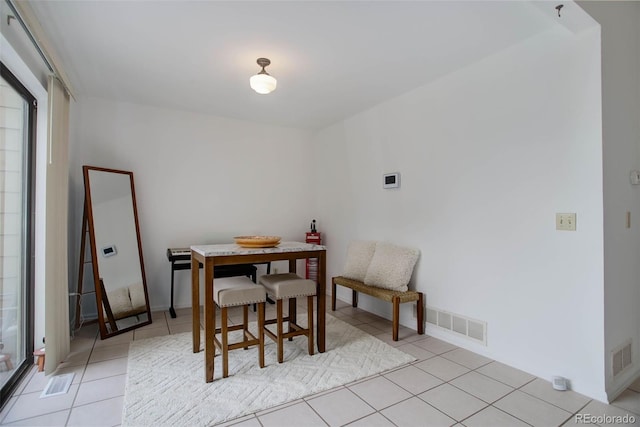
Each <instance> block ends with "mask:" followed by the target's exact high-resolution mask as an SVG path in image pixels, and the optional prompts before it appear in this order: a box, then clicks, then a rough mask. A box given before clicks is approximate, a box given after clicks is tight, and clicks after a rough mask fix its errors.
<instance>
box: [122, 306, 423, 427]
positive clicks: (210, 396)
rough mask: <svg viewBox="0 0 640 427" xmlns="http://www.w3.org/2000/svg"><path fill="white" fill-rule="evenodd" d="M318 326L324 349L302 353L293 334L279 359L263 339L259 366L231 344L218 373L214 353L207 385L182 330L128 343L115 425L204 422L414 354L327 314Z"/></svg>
mask: <svg viewBox="0 0 640 427" xmlns="http://www.w3.org/2000/svg"><path fill="white" fill-rule="evenodd" d="M326 325H327V327H326V346H327V351H326V352H325V353H316V354H315V355H313V356H309V354H308V353H307V340H306V338H305V337H296V338H294V340H293V341H292V342H289V341H285V346H284V350H285V354H284V356H285V360H284V362H283V363H281V364H279V363H278V362H277V358H276V345H275V343H274V342H273V341H272V340H271V339H269V338H268V337H266V339H265V343H266V344H267V345H265V363H266V366H265V367H264V368H263V369H260V368H259V366H258V352H257V348H256V347H252V348H250V349H249V350H234V351H231V352H230V353H229V377H227V378H224V379H223V378H222V377H221V376H222V358H221V357H220V356H219V355H216V357H215V370H214V372H215V374H214V381H213V382H211V383H206V382H205V380H204V352H200V353H195V354H194V353H193V352H192V339H191V333H190V332H187V333H181V334H176V335H167V336H163V337H157V338H148V339H144V340H140V341H133V342H132V343H131V345H130V349H129V366H128V368H127V384H126V388H125V397H124V405H123V416H122V425H123V426H160V425H162V426H165V425H167V426H168V425H171V426H211V425H213V424H217V423H221V422H224V421H227V420H231V419H234V418H237V417H241V416H243V415H247V414H251V413H253V412H257V411H261V410H264V409H268V408H270V407H273V406H277V405H280V404H283V403H286V402H290V401H293V400H296V399H300V398H302V397H305V396H309V395H312V394H315V393H318V392H321V391H324V390H329V389H331V388H334V387H337V386H340V385H344V384H347V383H350V382H353V381H356V380H358V379H361V378H365V377H367V376H371V375H374V374H377V373H380V372H384V371H387V370H389V369H393V368H396V367H398V366H401V365H404V364H407V363H409V362H412V361H414V360H415V358H414V357H413V356H411V355H408V354H406V353H403V352H401V351H399V350H397V349H395V348H393V347H391V346H390V345H388V344H386V343H384V342H382V341H380V340H379V339H377V338H374V337H373V336H371V335H369V334H367V333H366V332H363V331H361V330H360V329H358V328H355V327H353V326H351V325H349V324H347V323H345V322H343V321H341V320H339V319H336V318H335V317H333V316H330V315H327V321H326ZM252 329H253V330H255V322H254V324H252ZM239 333H240V332H234V334H239ZM231 339H233V340H237V338H236V337H232V338H231Z"/></svg>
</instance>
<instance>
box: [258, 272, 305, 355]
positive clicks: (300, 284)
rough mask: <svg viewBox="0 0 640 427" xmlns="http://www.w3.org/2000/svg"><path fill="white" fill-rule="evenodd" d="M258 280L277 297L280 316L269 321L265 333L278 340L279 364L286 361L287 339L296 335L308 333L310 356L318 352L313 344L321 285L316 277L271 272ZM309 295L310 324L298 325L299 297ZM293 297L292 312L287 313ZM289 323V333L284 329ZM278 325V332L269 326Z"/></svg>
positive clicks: (278, 314)
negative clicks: (316, 299)
mask: <svg viewBox="0 0 640 427" xmlns="http://www.w3.org/2000/svg"><path fill="white" fill-rule="evenodd" d="M258 282H259V283H260V284H261V285H263V286H264V287H265V289H266V290H267V294H268V295H269V296H270V297H271V298H273V299H275V300H276V316H277V317H276V318H275V319H270V320H266V321H265V328H264V332H265V334H267V335H268V336H269V338H271V339H272V340H274V341H275V342H277V343H278V363H282V362H283V361H284V342H283V340H284V338H287V339H289V341H291V340H292V339H293V337H295V336H298V335H305V336H306V337H307V341H308V350H309V355H313V353H314V343H313V297H314V296H315V295H316V290H317V284H316V282H314V281H313V280H307V279H303V278H301V277H300V276H298V275H297V274H295V273H283V274H267V275H264V276H260V278H259V279H258ZM298 297H307V327H306V328H303V327H301V326H300V325H298V324H297V323H296V322H297V319H296V298H298ZM286 299H288V300H289V313H288V316H287V317H284V316H283V308H282V307H283V301H284V300H286ZM285 321H286V322H287V324H288V332H284V330H283V327H284V322H285ZM273 323H275V324H276V327H277V329H276V330H277V333H275V334H274V333H273V332H271V331H270V330H269V329H267V327H266V325H270V324H273Z"/></svg>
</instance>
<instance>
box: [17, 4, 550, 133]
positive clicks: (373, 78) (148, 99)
mask: <svg viewBox="0 0 640 427" xmlns="http://www.w3.org/2000/svg"><path fill="white" fill-rule="evenodd" d="M29 3H30V4H31V6H32V8H33V10H34V12H35V13H36V16H37V17H38V19H39V21H40V23H41V25H42V27H43V29H44V31H45V32H46V34H47V35H48V37H49V38H50V41H51V42H52V44H53V45H54V46H55V49H56V50H57V53H58V55H59V57H60V59H61V61H62V64H63V67H64V68H65V70H66V72H67V74H68V76H69V78H70V80H71V84H72V85H73V87H74V89H75V91H76V96H79V97H83V96H93V97H100V98H106V99H113V100H117V101H124V102H131V103H137V104H145V105H151V106H158V107H166V108H173V109H181V110H189V111H195V112H201V113H206V114H214V115H218V116H223V117H230V118H237V119H244V120H251V121H256V122H263V123H270V124H275V125H282V126H291V127H300V128H308V129H318V128H321V127H324V126H327V125H329V124H331V123H334V122H336V121H338V120H340V119H343V118H346V117H349V116H351V115H353V114H355V113H357V112H360V111H363V110H366V109H367V108H369V107H371V106H373V105H375V104H378V103H380V102H381V101H384V100H386V99H389V98H392V97H395V96H397V95H400V94H402V93H404V92H407V91H409V90H411V89H414V88H416V87H419V86H422V85H425V84H427V83H429V82H431V81H433V80H435V79H437V78H439V77H441V76H443V75H445V74H447V73H450V72H452V71H454V70H456V69H459V68H461V67H464V66H465V65H468V64H470V63H472V62H475V61H477V60H479V59H482V58H483V57H486V56H487V55H491V54H492V53H495V52H497V51H500V50H502V49H504V48H506V47H508V46H511V45H513V44H515V43H518V42H520V41H522V40H524V39H525V38H528V37H531V36H532V35H534V34H537V33H539V32H541V31H544V30H545V29H548V28H549V27H551V26H553V25H554V19H552V18H551V16H553V14H549V13H545V11H544V7H543V8H542V9H541V8H540V5H537V6H536V5H533V4H532V3H530V2H527V1H497V2H489V1H406V2H405V1H257V2H248V1H238V0H236V1H229V2H224V1H33V0H32V1H30V2H29ZM547 5H548V8H550V9H553V7H554V6H555V3H547ZM262 56H264V57H267V58H270V59H271V62H272V64H271V66H270V67H268V68H267V71H268V72H269V73H270V74H272V75H273V76H274V77H276V78H277V79H278V88H277V90H276V91H275V92H273V93H271V94H269V95H258V94H256V93H255V92H253V91H252V90H251V89H250V88H249V77H250V76H251V75H252V74H255V73H256V72H257V71H258V70H259V67H258V65H257V64H256V62H255V61H256V59H257V58H258V57H262Z"/></svg>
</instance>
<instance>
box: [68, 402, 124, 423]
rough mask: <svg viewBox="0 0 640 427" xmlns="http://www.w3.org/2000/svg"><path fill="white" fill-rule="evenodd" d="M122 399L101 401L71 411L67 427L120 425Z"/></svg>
mask: <svg viewBox="0 0 640 427" xmlns="http://www.w3.org/2000/svg"><path fill="white" fill-rule="evenodd" d="M123 401H124V397H123V396H120V397H114V398H112V399H107V400H101V401H99V402H94V403H90V404H88V405H82V406H76V407H74V408H72V409H71V414H70V415H69V421H68V423H67V426H69V427H75V426H82V427H85V426H116V425H120V424H121V423H122V403H123Z"/></svg>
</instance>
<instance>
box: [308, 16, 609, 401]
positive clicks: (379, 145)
mask: <svg viewBox="0 0 640 427" xmlns="http://www.w3.org/2000/svg"><path fill="white" fill-rule="evenodd" d="M314 146H315V147H318V158H319V163H318V168H317V170H316V185H317V191H316V193H317V195H318V206H319V215H318V216H319V217H320V218H321V219H322V221H323V223H324V224H325V225H326V227H325V228H326V231H327V234H326V236H325V237H326V243H327V244H328V245H329V248H330V251H329V252H328V257H329V263H328V264H329V270H330V271H329V275H336V274H339V273H340V270H341V268H342V265H343V261H344V255H345V252H346V247H347V244H348V242H349V241H350V240H352V239H380V240H388V241H392V242H395V243H398V244H403V245H410V246H414V247H418V248H420V250H421V258H420V260H419V263H418V265H417V268H416V272H415V274H414V278H413V282H414V283H413V286H414V287H415V288H417V289H419V290H421V291H423V292H425V293H426V303H427V304H428V305H429V306H433V307H436V308H439V309H443V310H447V311H450V312H453V313H457V314H461V315H463V316H468V317H471V318H474V319H479V320H483V321H487V322H488V341H487V342H488V345H487V347H484V346H482V345H478V344H475V343H471V342H470V341H468V340H464V339H457V338H456V337H454V336H452V335H445V334H443V333H442V332H441V331H440V330H435V329H433V328H429V327H428V329H427V332H428V333H429V334H430V335H436V336H441V337H444V338H445V339H447V340H448V341H452V342H455V343H457V344H459V345H462V346H463V347H466V348H469V349H471V350H473V351H476V352H479V353H482V354H486V355H488V356H490V357H493V358H495V359H497V360H500V361H502V362H505V363H507V364H510V365H512V366H515V367H518V368H520V369H523V370H525V371H528V372H531V373H533V374H535V375H539V376H541V377H543V378H550V377H551V376H552V375H562V376H565V377H567V378H569V379H570V380H572V384H573V388H574V389H575V390H576V391H578V392H581V393H584V394H587V395H589V396H592V397H595V398H597V399H600V400H604V399H605V396H604V393H603V390H604V378H603V376H602V374H601V372H602V365H603V351H604V338H603V336H604V332H603V305H602V299H603V250H602V245H603V237H602V234H603V229H602V221H603V215H602V144H601V117H600V55H599V31H598V29H592V30H589V32H585V33H582V34H579V35H574V34H571V33H570V32H568V31H567V30H565V29H564V28H556V29H554V30H551V31H550V32H548V33H545V34H542V35H539V36H536V37H535V38H532V39H529V40H527V41H525V42H524V43H522V44H520V45H518V46H515V47H513V48H510V49H509V50H507V51H504V52H502V53H499V54H497V55H494V56H491V57H488V58H485V59H484V60H482V61H481V62H479V63H476V64H474V65H472V66H470V67H467V68H465V69H462V70H459V71H458V72H454V73H451V74H449V75H447V76H445V77H444V78H442V79H440V80H439V81H436V82H434V83H432V84H429V85H427V86H425V87H422V88H419V89H416V90H414V91H411V92H409V93H407V94H405V95H403V96H400V97H398V98H396V99H392V100H389V101H387V102H384V103H382V104H380V105H379V106H377V107H375V108H372V109H370V110H368V111H365V112H363V113H361V114H358V115H356V116H354V117H352V118H349V119H347V120H344V121H343V122H340V123H338V124H336V125H334V126H332V127H330V128H328V129H324V130H323V131H322V132H320V133H318V134H317V135H316V136H315V144H314ZM387 172H400V173H401V183H402V184H401V188H400V189H398V190H383V189H382V182H381V180H382V174H383V173H387ZM556 212H576V213H577V224H578V229H577V231H576V232H566V231H562V232H561V231H556V230H555V213H556ZM339 292H340V291H339ZM340 296H342V297H344V298H345V299H347V300H348V291H347V290H345V289H342V291H341V292H340ZM361 306H362V307H363V308H365V309H369V310H372V311H374V312H377V313H379V314H382V315H385V316H390V307H389V305H388V304H384V303H381V302H379V301H377V300H373V299H370V298H367V297H365V296H363V297H362V299H361ZM411 311H412V310H410V309H405V310H402V314H401V323H402V324H404V325H406V326H409V327H412V328H415V320H414V319H413V318H412V316H411Z"/></svg>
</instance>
